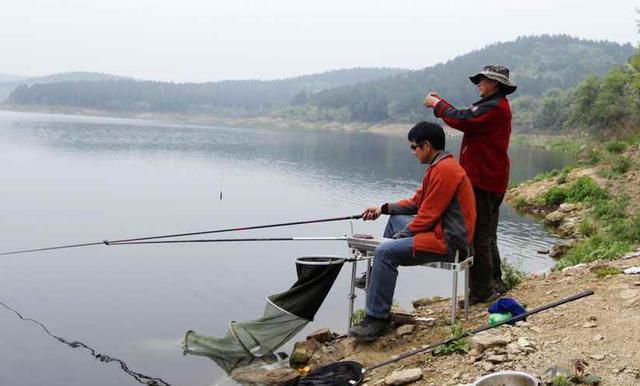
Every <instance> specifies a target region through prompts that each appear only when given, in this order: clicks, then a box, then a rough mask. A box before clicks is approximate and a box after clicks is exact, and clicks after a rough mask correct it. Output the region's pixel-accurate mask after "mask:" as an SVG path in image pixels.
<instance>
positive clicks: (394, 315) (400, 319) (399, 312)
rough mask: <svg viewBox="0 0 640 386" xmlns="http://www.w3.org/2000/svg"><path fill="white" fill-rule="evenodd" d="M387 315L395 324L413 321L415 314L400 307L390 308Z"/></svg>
mask: <svg viewBox="0 0 640 386" xmlns="http://www.w3.org/2000/svg"><path fill="white" fill-rule="evenodd" d="M389 317H390V319H391V321H392V322H393V323H395V324H396V325H400V324H407V323H414V318H415V315H414V314H413V313H411V312H409V311H407V310H403V309H401V308H395V307H394V308H392V309H391V312H390V313H389Z"/></svg>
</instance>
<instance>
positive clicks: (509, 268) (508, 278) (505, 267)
mask: <svg viewBox="0 0 640 386" xmlns="http://www.w3.org/2000/svg"><path fill="white" fill-rule="evenodd" d="M500 265H501V268H502V281H503V282H504V285H505V286H506V287H507V289H509V290H510V289H513V288H515V287H516V286H517V285H518V284H520V282H521V281H522V279H524V277H525V276H526V274H525V273H524V270H522V265H520V266H519V267H516V266H515V265H513V264H511V263H509V262H508V261H507V259H502V263H501V264H500Z"/></svg>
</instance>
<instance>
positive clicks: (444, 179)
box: [382, 151, 476, 256]
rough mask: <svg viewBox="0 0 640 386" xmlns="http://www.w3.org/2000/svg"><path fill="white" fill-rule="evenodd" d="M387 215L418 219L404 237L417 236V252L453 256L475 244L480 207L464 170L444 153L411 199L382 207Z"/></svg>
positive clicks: (403, 233)
mask: <svg viewBox="0 0 640 386" xmlns="http://www.w3.org/2000/svg"><path fill="white" fill-rule="evenodd" d="M382 212H383V213H385V214H412V215H416V216H415V217H414V219H413V220H412V221H411V222H410V223H409V225H408V226H407V228H405V229H404V230H402V231H401V232H400V233H401V236H413V252H414V256H415V252H416V251H423V252H435V253H441V254H453V253H454V252H455V251H456V250H458V249H464V250H466V249H467V247H468V246H469V245H471V243H472V241H473V230H474V229H475V223H476V203H475V196H474V193H473V187H472V186H471V182H470V181H469V178H468V177H467V175H466V173H465V172H464V169H462V167H460V164H458V162H457V161H456V160H455V159H454V158H453V156H452V155H451V153H448V152H444V151H443V152H441V153H440V154H439V155H438V156H437V157H436V158H435V159H434V160H433V161H432V162H431V164H430V165H429V166H428V167H427V170H426V172H425V174H424V178H423V179H422V185H421V186H420V187H419V188H418V190H417V191H416V194H415V195H414V196H413V197H412V198H409V199H405V200H400V201H398V202H396V203H389V204H385V205H383V207H382Z"/></svg>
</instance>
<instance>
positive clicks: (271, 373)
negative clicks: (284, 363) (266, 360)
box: [231, 367, 300, 386]
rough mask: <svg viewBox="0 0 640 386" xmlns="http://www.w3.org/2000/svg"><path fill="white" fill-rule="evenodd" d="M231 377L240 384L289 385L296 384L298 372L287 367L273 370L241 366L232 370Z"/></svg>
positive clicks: (298, 376)
mask: <svg viewBox="0 0 640 386" xmlns="http://www.w3.org/2000/svg"><path fill="white" fill-rule="evenodd" d="M231 378H233V380H235V381H236V382H238V383H241V384H257V385H267V386H290V385H295V384H297V382H298V379H300V373H298V372H297V371H296V370H294V369H292V368H288V367H282V368H279V369H273V370H267V369H260V368H241V369H236V370H233V371H232V372H231Z"/></svg>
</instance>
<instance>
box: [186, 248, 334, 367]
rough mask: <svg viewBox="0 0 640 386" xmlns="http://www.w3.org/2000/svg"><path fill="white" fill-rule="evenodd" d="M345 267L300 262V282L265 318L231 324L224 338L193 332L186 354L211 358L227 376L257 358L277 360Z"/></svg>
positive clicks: (272, 300) (271, 301) (276, 299)
mask: <svg viewBox="0 0 640 386" xmlns="http://www.w3.org/2000/svg"><path fill="white" fill-rule="evenodd" d="M323 262H325V263H326V264H323ZM342 265H343V261H336V259H335V258H322V257H318V258H313V260H312V261H311V263H310V261H309V260H308V259H307V260H302V261H301V260H299V261H297V262H296V272H297V275H298V280H297V281H296V282H295V283H294V284H293V286H291V288H289V289H288V290H287V291H285V292H282V293H279V294H275V295H271V296H269V297H268V298H267V304H266V307H265V309H264V312H263V315H262V317H261V318H259V319H256V320H252V321H246V322H235V321H232V322H230V323H229V329H228V331H227V333H226V335H225V336H224V337H222V338H220V337H213V336H207V335H201V334H198V333H196V332H195V331H191V330H190V331H188V332H187V333H186V334H185V338H184V348H185V354H193V355H199V356H208V357H210V358H211V359H213V360H214V361H215V362H216V363H218V364H219V365H220V366H221V367H222V368H223V369H224V370H225V371H226V372H227V373H229V372H230V371H231V370H233V369H234V368H237V367H240V366H244V365H246V364H248V363H251V362H252V361H253V360H254V359H255V358H271V357H273V355H274V354H273V353H274V352H275V350H277V349H278V348H279V347H281V346H282V345H284V344H285V343H287V342H288V341H289V340H290V339H291V338H293V337H294V336H295V335H296V334H297V333H298V332H300V330H302V329H303V328H304V327H305V326H306V325H307V323H309V322H310V321H312V320H313V318H314V317H315V314H316V313H317V311H318V309H319V308H320V306H321V305H322V302H323V301H324V299H325V298H326V296H327V294H328V293H329V290H330V289H331V287H332V286H333V283H334V282H335V279H336V278H337V276H338V274H339V273H340V269H341V268H342Z"/></svg>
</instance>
